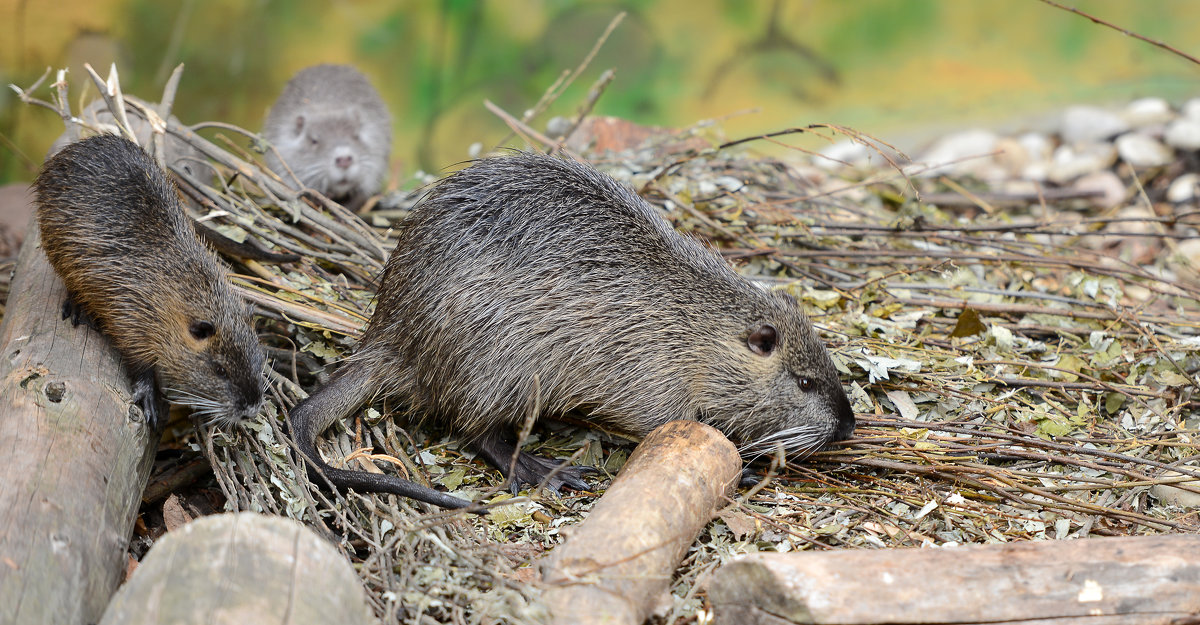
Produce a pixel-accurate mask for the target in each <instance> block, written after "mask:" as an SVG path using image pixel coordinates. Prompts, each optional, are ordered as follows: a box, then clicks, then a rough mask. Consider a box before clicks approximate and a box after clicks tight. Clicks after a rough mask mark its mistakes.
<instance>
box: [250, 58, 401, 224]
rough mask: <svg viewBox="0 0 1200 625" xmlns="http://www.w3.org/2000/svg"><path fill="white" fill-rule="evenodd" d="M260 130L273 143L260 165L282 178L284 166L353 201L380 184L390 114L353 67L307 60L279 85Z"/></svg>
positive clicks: (388, 152)
mask: <svg viewBox="0 0 1200 625" xmlns="http://www.w3.org/2000/svg"><path fill="white" fill-rule="evenodd" d="M263 137H264V138H266V140H267V141H268V142H270V143H271V144H272V145H274V146H275V150H268V151H267V154H266V159H267V165H268V166H270V168H271V169H273V170H275V172H276V173H278V174H279V175H280V176H282V177H284V179H285V180H286V179H290V178H289V177H288V175H287V173H286V172H287V169H288V168H290V169H291V170H292V172H293V173H295V174H296V177H297V178H299V179H300V181H301V182H303V183H304V184H305V186H308V187H310V188H313V189H316V190H317V191H320V192H321V193H322V194H324V195H326V196H328V197H329V198H330V199H333V200H337V201H339V202H342V203H343V204H345V205H346V206H347V207H349V208H351V209H357V208H359V207H360V206H362V205H363V203H365V202H366V200H367V199H368V198H369V197H371V196H372V195H375V194H376V193H378V192H379V189H380V188H382V186H383V177H384V175H385V174H386V173H387V167H388V159H389V158H390V156H391V153H392V116H391V114H389V113H388V110H387V107H386V106H384V104H383V100H382V99H381V98H380V97H379V92H378V91H376V90H375V87H372V86H371V83H370V82H369V81H368V80H367V78H366V77H365V76H363V75H362V74H361V73H359V71H358V70H356V69H354V68H353V67H350V66H348V65H314V66H312V67H307V68H305V69H302V70H300V71H299V72H297V73H296V75H295V76H293V77H292V79H291V80H289V81H288V83H287V85H286V86H284V88H283V93H282V94H280V95H279V99H278V100H276V101H275V104H274V105H273V106H272V107H271V111H270V112H269V113H267V120H266V122H265V123H264V124H263ZM276 151H277V152H278V154H277V153H276ZM281 156H282V157H283V161H282V162H281V161H280V158H279V157H281ZM285 163H286V167H285V165H284V164H285Z"/></svg>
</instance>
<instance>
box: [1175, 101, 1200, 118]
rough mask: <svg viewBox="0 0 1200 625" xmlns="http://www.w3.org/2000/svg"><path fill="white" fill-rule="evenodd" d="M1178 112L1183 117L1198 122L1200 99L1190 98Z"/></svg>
mask: <svg viewBox="0 0 1200 625" xmlns="http://www.w3.org/2000/svg"><path fill="white" fill-rule="evenodd" d="M1180 112H1182V113H1183V116H1184V117H1186V118H1188V119H1191V120H1195V121H1198V122H1200V98H1192V99H1191V100H1188V101H1187V102H1184V103H1183V108H1182V109H1181V111H1180Z"/></svg>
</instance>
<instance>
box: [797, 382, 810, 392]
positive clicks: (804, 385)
mask: <svg viewBox="0 0 1200 625" xmlns="http://www.w3.org/2000/svg"><path fill="white" fill-rule="evenodd" d="M796 383H797V384H799V385H800V390H802V391H804V392H805V393H807V392H809V391H811V390H812V389H813V381H812V380H811V379H810V378H798V379H797V380H796Z"/></svg>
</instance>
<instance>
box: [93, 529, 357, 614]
mask: <svg viewBox="0 0 1200 625" xmlns="http://www.w3.org/2000/svg"><path fill="white" fill-rule="evenodd" d="M374 622H376V621H375V617H374V616H373V614H372V613H371V609H370V606H369V605H368V603H367V596H366V593H365V591H364V590H363V587H362V582H361V581H359V579H358V576H357V575H355V574H354V569H353V568H352V567H351V566H350V562H349V561H347V560H346V558H345V556H343V555H342V554H341V553H340V552H338V550H337V549H335V548H334V547H333V546H332V545H330V544H329V543H327V542H325V541H324V540H323V539H321V538H320V537H319V536H317V535H316V534H315V533H314V532H313V531H312V530H310V529H308V528H306V527H304V526H303V525H301V524H300V523H297V522H296V521H293V520H291V519H285V518H283V517H273V516H265V515H260V514H254V513H249V512H243V513H238V514H219V515H213V516H207V517H204V518H201V519H197V520H195V521H192V522H191V523H188V524H187V525H184V526H183V527H181V528H180V529H178V530H176V531H173V532H170V533H168V534H167V535H166V536H164V537H163V538H162V539H160V540H159V541H158V543H156V544H155V545H154V548H153V549H151V550H150V552H149V553H147V554H146V557H145V558H143V559H142V563H141V565H139V566H138V568H137V570H136V571H135V572H134V574H133V577H131V578H130V580H129V582H128V583H127V584H125V585H124V586H122V587H121V590H120V591H119V592H118V593H117V595H116V597H114V598H113V600H112V603H111V604H110V605H109V606H108V610H107V611H106V612H105V613H104V618H103V619H102V620H101V621H100V625H154V624H157V623H172V624H174V625H190V624H195V625H243V624H245V623H254V624H255V625H276V624H278V625H284V624H286V625H318V624H320V625H325V624H326V623H338V624H339V625H365V624H367V623H374Z"/></svg>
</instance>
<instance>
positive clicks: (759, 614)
mask: <svg viewBox="0 0 1200 625" xmlns="http://www.w3.org/2000/svg"><path fill="white" fill-rule="evenodd" d="M708 598H709V601H710V602H711V603H712V605H713V609H714V613H715V619H714V623H717V624H718V625H786V624H791V623H838V624H839V625H851V624H856V623H999V622H1003V623H1005V625H1015V624H1028V625H1033V624H1034V623H1038V624H1041V625H1066V624H1078V625H1110V624H1113V625H1115V624H1117V623H1121V624H1125V623H1131V624H1135V625H1136V624H1141V625H1150V624H1155V625H1166V624H1168V623H1171V624H1174V625H1181V624H1183V623H1200V536H1192V535H1164V536H1141V537H1125V538H1092V539H1085V540H1069V541H1039V542H1022V543H1006V544H1002V545H974V546H963V547H957V548H950V549H945V548H943V549H881V550H856V551H825V552H819V553H764V554H756V555H753V556H747V557H745V558H741V559H739V560H735V561H733V562H731V563H729V564H727V565H725V566H724V567H722V568H721V569H719V570H718V571H717V573H716V575H714V577H713V579H712V582H711V583H710V584H709V586H708Z"/></svg>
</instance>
